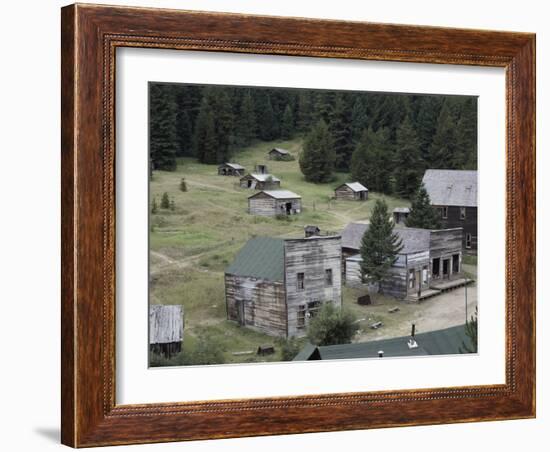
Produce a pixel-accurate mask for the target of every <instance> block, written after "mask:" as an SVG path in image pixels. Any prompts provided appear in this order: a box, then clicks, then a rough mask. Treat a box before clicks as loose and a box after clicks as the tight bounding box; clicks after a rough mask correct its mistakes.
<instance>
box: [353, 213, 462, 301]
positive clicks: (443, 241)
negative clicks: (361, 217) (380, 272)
mask: <svg viewBox="0 0 550 452" xmlns="http://www.w3.org/2000/svg"><path fill="white" fill-rule="evenodd" d="M368 227H369V225H368V224H362V223H350V224H348V225H347V226H346V228H345V229H344V231H343V232H342V252H343V255H344V259H345V262H344V269H345V281H346V284H349V285H360V284H362V283H363V280H362V276H361V262H362V259H361V255H360V254H359V250H360V248H361V239H362V237H363V234H364V233H365V232H366V230H367V229H368ZM395 232H396V233H397V235H398V236H399V238H400V239H401V242H402V245H403V247H402V249H401V251H400V252H399V254H398V255H397V260H396V262H395V263H394V264H393V266H392V267H391V268H390V271H389V272H388V275H387V277H386V278H384V280H382V281H381V282H380V286H379V288H380V292H381V293H384V294H388V295H391V296H394V297H396V298H403V299H405V298H406V299H408V300H421V299H423V298H427V297H430V296H433V295H436V294H438V293H439V291H440V290H443V289H451V288H453V287H458V286H460V285H463V284H465V283H467V282H468V281H466V280H465V278H464V276H463V274H462V229H461V228H454V229H438V230H429V229H417V228H396V229H395Z"/></svg>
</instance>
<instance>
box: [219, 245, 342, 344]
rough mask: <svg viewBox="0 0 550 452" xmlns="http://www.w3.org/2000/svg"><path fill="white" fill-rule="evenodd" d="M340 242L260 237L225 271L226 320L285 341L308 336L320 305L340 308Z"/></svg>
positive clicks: (243, 249) (238, 255)
mask: <svg viewBox="0 0 550 452" xmlns="http://www.w3.org/2000/svg"><path fill="white" fill-rule="evenodd" d="M341 250H342V248H341V238H340V236H323V237H310V238H300V239H280V238H271V237H256V238H253V239H250V240H249V241H248V242H247V243H246V244H245V246H244V247H243V248H242V249H241V250H240V251H239V253H238V254H237V256H236V257H235V260H234V261H233V263H232V264H231V265H230V266H229V267H228V268H227V269H226V271H225V300H226V307H227V318H228V319H230V320H234V321H236V322H238V323H239V324H240V325H242V326H247V327H250V328H252V329H255V330H257V331H261V332H263V333H266V334H269V335H273V336H282V337H292V336H304V335H305V334H306V330H307V326H308V323H309V321H310V320H311V319H312V318H313V317H314V316H315V315H316V313H317V311H318V310H319V309H320V307H321V305H323V304H324V303H333V304H335V305H337V306H341V303H342V290H341V269H340V267H341V262H342V255H341Z"/></svg>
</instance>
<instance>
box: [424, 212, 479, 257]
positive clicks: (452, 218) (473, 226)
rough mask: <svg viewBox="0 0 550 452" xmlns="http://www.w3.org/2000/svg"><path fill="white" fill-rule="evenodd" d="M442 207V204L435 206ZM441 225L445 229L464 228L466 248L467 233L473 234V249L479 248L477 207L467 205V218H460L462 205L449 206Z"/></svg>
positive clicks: (463, 243) (463, 245) (463, 240)
mask: <svg viewBox="0 0 550 452" xmlns="http://www.w3.org/2000/svg"><path fill="white" fill-rule="evenodd" d="M434 207H442V206H434ZM441 226H442V228H445V229H450V228H462V229H463V230H464V233H463V235H462V247H463V248H466V234H468V233H469V234H472V247H471V249H472V250H474V251H475V250H477V207H466V218H465V219H464V220H461V219H460V207H458V206H447V218H446V219H444V218H441Z"/></svg>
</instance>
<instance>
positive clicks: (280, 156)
mask: <svg viewBox="0 0 550 452" xmlns="http://www.w3.org/2000/svg"><path fill="white" fill-rule="evenodd" d="M267 156H268V158H269V159H270V160H290V159H292V154H291V153H290V152H289V151H287V150H286V149H281V148H273V149H271V151H269V152H268V153H267Z"/></svg>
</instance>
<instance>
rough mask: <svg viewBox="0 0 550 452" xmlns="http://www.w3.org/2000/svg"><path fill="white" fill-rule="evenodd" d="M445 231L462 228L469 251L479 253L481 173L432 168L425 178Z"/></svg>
mask: <svg viewBox="0 0 550 452" xmlns="http://www.w3.org/2000/svg"><path fill="white" fill-rule="evenodd" d="M422 182H423V183H424V187H425V188H426V191H427V192H428V195H429V196H430V200H431V203H432V206H434V207H436V208H437V209H438V211H439V214H440V216H441V224H442V226H443V227H444V228H458V227H460V228H462V229H463V230H464V235H463V237H462V244H463V247H464V248H465V249H466V250H473V251H475V250H477V171H462V170H440V169H429V170H426V172H425V173H424V178H423V179H422Z"/></svg>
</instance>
